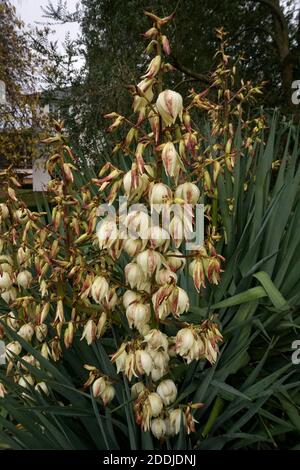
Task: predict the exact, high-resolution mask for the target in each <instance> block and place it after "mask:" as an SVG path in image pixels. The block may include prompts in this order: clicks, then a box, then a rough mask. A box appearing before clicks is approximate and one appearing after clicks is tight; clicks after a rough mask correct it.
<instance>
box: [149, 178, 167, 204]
mask: <svg viewBox="0 0 300 470" xmlns="http://www.w3.org/2000/svg"><path fill="white" fill-rule="evenodd" d="M149 200H150V204H151V205H154V204H166V203H167V202H169V201H171V200H172V190H171V188H169V186H167V185H166V184H163V183H156V184H153V185H152V186H151V187H150V191H149Z"/></svg>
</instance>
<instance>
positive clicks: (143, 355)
mask: <svg viewBox="0 0 300 470" xmlns="http://www.w3.org/2000/svg"><path fill="white" fill-rule="evenodd" d="M135 361H136V371H137V373H138V374H139V375H142V374H146V375H149V374H150V372H151V369H152V359H151V356H150V354H148V353H147V352H146V351H143V350H141V349H139V350H138V351H136V353H135Z"/></svg>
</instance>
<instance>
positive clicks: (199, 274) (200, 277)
mask: <svg viewBox="0 0 300 470" xmlns="http://www.w3.org/2000/svg"><path fill="white" fill-rule="evenodd" d="M189 273H190V275H191V276H192V278H193V281H194V285H195V287H196V289H197V291H198V292H199V291H200V289H201V286H203V287H205V269H204V265H203V260H202V259H201V258H196V259H194V260H193V261H192V262H191V263H190V265H189Z"/></svg>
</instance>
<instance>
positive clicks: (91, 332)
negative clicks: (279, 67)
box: [81, 320, 97, 345]
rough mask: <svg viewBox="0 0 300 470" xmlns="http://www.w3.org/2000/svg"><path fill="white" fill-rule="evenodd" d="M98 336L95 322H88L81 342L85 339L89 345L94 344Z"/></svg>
mask: <svg viewBox="0 0 300 470" xmlns="http://www.w3.org/2000/svg"><path fill="white" fill-rule="evenodd" d="M96 334H97V327H96V324H95V322H94V320H88V322H87V323H86V325H85V327H84V330H83V333H82V336H81V340H83V339H84V338H85V339H86V342H87V344H88V345H90V344H92V342H93V341H95V339H96Z"/></svg>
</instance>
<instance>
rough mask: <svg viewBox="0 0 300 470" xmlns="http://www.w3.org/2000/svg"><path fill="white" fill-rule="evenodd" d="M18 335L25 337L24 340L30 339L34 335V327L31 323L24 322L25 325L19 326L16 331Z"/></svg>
mask: <svg viewBox="0 0 300 470" xmlns="http://www.w3.org/2000/svg"><path fill="white" fill-rule="evenodd" d="M18 335H19V336H21V337H22V338H23V339H25V341H31V340H32V337H33V335H34V328H33V326H32V325H31V323H26V324H25V325H23V326H21V328H20V329H19V331H18Z"/></svg>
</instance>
